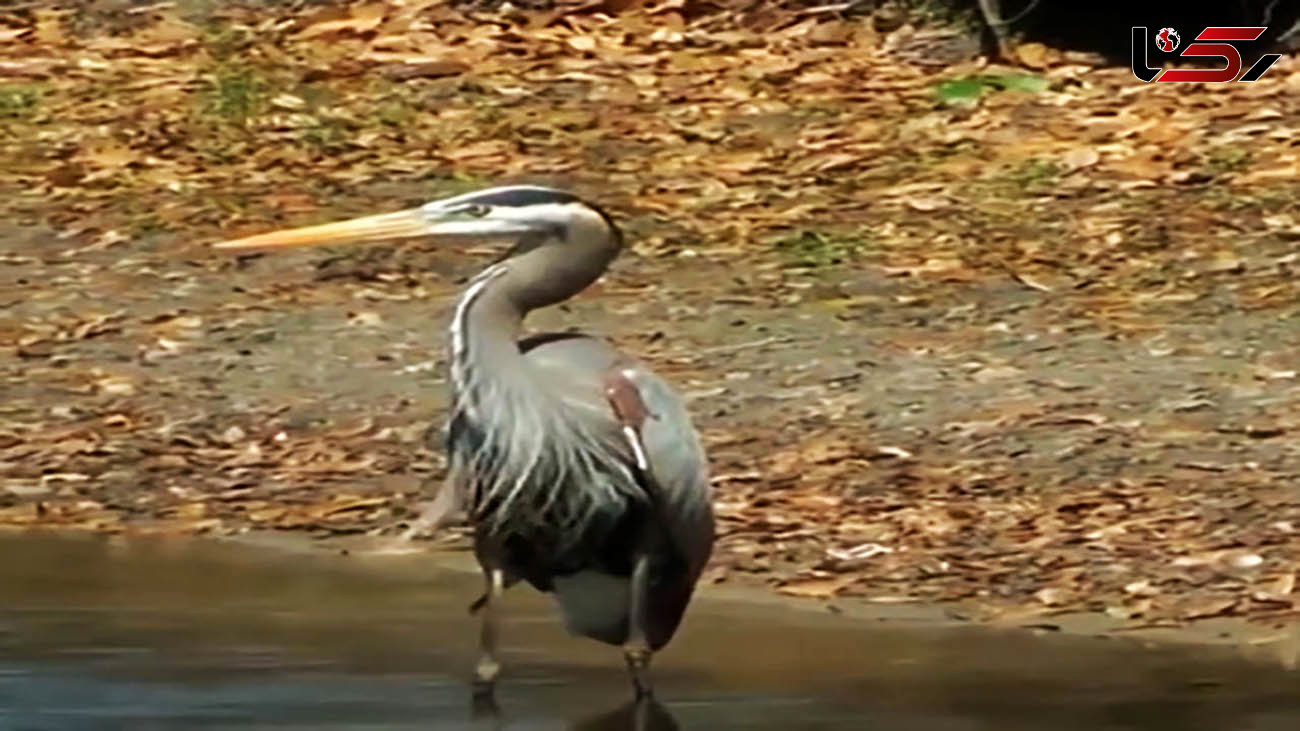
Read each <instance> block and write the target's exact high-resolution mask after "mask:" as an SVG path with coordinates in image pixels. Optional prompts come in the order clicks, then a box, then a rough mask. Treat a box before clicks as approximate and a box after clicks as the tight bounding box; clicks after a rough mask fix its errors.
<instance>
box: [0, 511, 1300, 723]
mask: <svg viewBox="0 0 1300 731" xmlns="http://www.w3.org/2000/svg"><path fill="white" fill-rule="evenodd" d="M0 557H2V558H3V560H0V729H4V730H5V731H9V730H10V729H14V730H19V729H21V730H24V731H25V730H28V729H31V730H36V729H234V728H239V729H261V728H277V729H285V728H288V729H295V728H296V729H447V730H448V731H454V730H455V729H468V728H474V729H479V728H493V729H495V728H504V729H588V730H593V731H594V730H596V729H603V730H606V731H613V730H615V729H624V728H627V729H631V728H634V727H636V725H635V723H634V720H635V716H636V713H637V709H634V708H631V707H627V706H624V703H625V702H626V701H627V699H628V687H627V682H626V679H625V677H624V675H623V670H622V663H621V658H620V656H619V653H618V652H617V650H615V649H613V648H608V647H605V646H602V645H598V644H595V643H591V642H588V641H582V640H577V639H573V638H569V637H567V636H565V635H564V634H563V632H562V631H561V630H560V629H559V628H558V626H557V624H556V622H555V621H554V619H553V617H552V615H551V610H550V607H549V605H548V604H547V603H546V601H545V600H544V599H542V598H540V597H537V596H536V595H533V594H531V593H530V592H529V591H528V590H526V589H516V590H512V591H511V592H510V593H509V594H508V595H507V596H508V597H509V599H510V606H509V608H508V610H507V612H506V616H507V620H508V621H507V623H506V625H505V637H504V643H505V653H504V660H505V663H506V672H505V675H504V676H503V678H502V681H501V687H500V690H499V692H498V701H499V711H498V715H495V716H494V715H492V714H490V713H488V712H487V710H486V709H479V710H478V711H475V710H474V709H471V707H470V706H471V704H470V702H469V693H468V689H467V686H466V683H465V678H466V677H467V675H468V670H469V668H470V665H471V662H472V660H473V654H474V642H475V639H476V632H475V625H474V623H473V621H472V620H471V619H470V618H469V617H468V616H466V614H465V606H466V603H467V602H468V600H470V599H472V598H473V597H474V596H475V595H476V593H475V592H476V590H477V588H478V586H477V580H476V578H475V577H474V576H473V575H470V574H465V573H460V572H456V571H451V570H447V569H445V568H439V566H438V565H437V564H436V562H434V561H431V560H428V559H421V558H420V557H404V558H388V559H383V560H380V559H376V558H364V557H350V558H339V557H335V556H325V555H311V554H294V553H286V552H281V551H273V550H267V549H264V548H250V547H247V546H239V545H229V544H220V543H215V542H193V541H135V542H130V541H120V540H103V539H89V538H88V539H70V538H50V537H30V536H0ZM655 671H656V672H655V677H656V680H657V682H658V691H659V696H660V698H661V700H662V702H663V705H662V707H659V708H647V709H642V711H641V713H642V717H641V725H640V727H641V728H645V729H661V730H662V729H672V728H681V729H825V730H828V731H829V730H831V729H835V730H839V729H866V728H871V729H897V730H902V731H907V730H913V729H915V730H917V731H922V730H924V731H957V730H966V729H971V730H974V729H986V728H989V729H991V728H998V729H1010V730H1018V729H1071V730H1072V729H1079V730H1080V731H1082V730H1083V729H1089V730H1090V731H1108V730H1112V729H1113V730H1119V729H1153V730H1154V729H1160V730H1166V729H1167V730H1170V731H1172V730H1173V729H1180V730H1186V729H1191V730H1199V729H1205V730H1206V731H1209V730H1211V729H1213V730H1215V731H1218V730H1219V729H1233V730H1234V731H1246V730H1255V731H1272V730H1273V729H1276V730H1277V731H1281V730H1282V729H1288V731H1289V730H1290V729H1294V728H1296V722H1297V720H1298V719H1300V694H1298V693H1297V692H1296V691H1297V685H1298V683H1297V681H1298V680H1300V678H1298V677H1297V676H1296V675H1295V674H1292V673H1287V672H1286V671H1283V670H1281V669H1278V668H1276V667H1271V666H1268V665H1264V664H1253V663H1249V662H1246V661H1244V660H1240V659H1238V658H1237V657H1235V656H1234V655H1233V654H1232V653H1231V651H1228V650H1223V649H1215V648H1197V647H1184V648H1167V647H1166V648H1161V649H1145V648H1140V647H1137V646H1135V645H1131V644H1129V643H1123V642H1117V641H1114V640H1102V639H1092V638H1068V637H1035V636H1032V635H1030V634H1028V633H1025V632H994V631H989V630H979V629H969V628H943V627H934V626H916V625H915V624H908V623H903V622H864V621H862V620H852V619H847V618H842V617H836V616H833V615H829V614H826V615H823V614H820V613H816V612H807V611H796V610H791V609H789V608H784V607H780V606H770V605H762V604H753V603H736V602H727V601H721V600H717V599H705V600H704V601H700V602H698V603H697V604H696V605H695V606H694V607H693V608H692V611H691V613H690V614H689V615H688V620H687V623H686V625H685V627H684V629H683V632H682V633H681V634H680V635H679V636H678V638H677V639H676V640H674V643H673V645H671V646H670V647H669V648H668V650H666V651H665V652H663V653H661V654H660V656H659V657H657V658H656V665H655Z"/></svg>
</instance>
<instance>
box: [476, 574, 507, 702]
mask: <svg viewBox="0 0 1300 731" xmlns="http://www.w3.org/2000/svg"><path fill="white" fill-rule="evenodd" d="M483 577H484V579H485V580H486V582H487V587H486V588H485V589H484V591H483V598H482V599H481V600H480V601H482V602H483V605H482V608H481V609H480V611H481V612H482V615H483V616H482V620H481V621H482V625H481V626H480V629H479V632H480V634H479V651H480V654H479V659H478V665H476V666H475V667H474V686H475V687H474V692H475V693H476V694H490V693H491V692H492V688H493V685H494V684H495V683H496V679H497V675H499V674H500V673H501V663H500V662H499V661H498V660H497V604H498V603H499V602H500V600H501V593H502V591H503V590H504V588H505V574H504V573H503V572H502V571H501V569H497V568H485V569H484V570H483ZM476 604H477V602H476Z"/></svg>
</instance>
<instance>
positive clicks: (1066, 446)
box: [0, 230, 1300, 642]
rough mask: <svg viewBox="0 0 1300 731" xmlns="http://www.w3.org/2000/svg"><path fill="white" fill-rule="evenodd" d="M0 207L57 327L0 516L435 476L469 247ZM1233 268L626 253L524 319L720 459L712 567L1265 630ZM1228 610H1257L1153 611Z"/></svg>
mask: <svg viewBox="0 0 1300 731" xmlns="http://www.w3.org/2000/svg"><path fill="white" fill-rule="evenodd" d="M5 240H6V241H7V242H8V243H9V246H8V247H7V249H6V254H5V257H6V259H5V267H4V268H3V270H0V271H2V272H3V276H4V280H3V286H4V289H3V290H0V291H2V292H3V297H4V299H5V305H6V306H5V315H6V317H7V318H8V320H7V321H8V322H10V323H13V322H16V321H28V322H32V321H42V322H54V323H59V324H60V325H59V326H60V328H61V329H60V330H59V331H58V334H57V335H55V336H54V337H53V338H51V339H48V340H42V341H40V342H38V343H36V344H35V345H34V346H20V348H19V349H18V350H17V352H15V353H14V357H10V358H7V359H6V360H4V361H3V366H2V367H3V377H4V379H5V389H6V393H7V397H6V399H5V404H4V407H3V408H4V410H5V414H4V417H5V420H6V423H7V424H10V425H13V426H12V427H9V428H6V429H5V430H4V432H3V433H0V439H5V440H6V441H4V442H3V443H0V446H3V447H4V449H5V452H4V455H5V456H4V461H3V462H0V466H2V467H3V470H4V475H5V478H4V479H5V482H4V484H5V487H6V497H3V498H0V499H2V500H4V501H5V502H4V503H0V504H4V505H7V507H3V508H0V519H3V520H4V522H6V523H8V524H12V525H19V526H21V525H53V526H64V527H68V528H75V529H89V530H98V531H109V532H127V533H133V532H159V531H161V532H194V533H207V534H217V535H228V534H235V533H242V532H245V531H248V530H255V531H256V530H264V529H279V530H294V531H302V532H304V533H305V534H310V535H312V536H314V537H316V538H324V539H331V538H332V539H337V537H339V536H347V535H363V536H364V535H369V536H372V537H373V536H380V537H384V536H392V535H396V534H399V533H401V532H402V531H404V530H405V529H406V528H407V527H408V525H409V521H410V519H411V518H412V517H413V516H414V515H415V513H416V512H418V510H419V509H420V505H421V504H422V501H426V500H428V499H429V498H430V497H431V496H432V490H433V489H435V487H436V485H437V479H438V478H439V476H440V474H441V470H442V461H441V457H440V456H439V455H438V454H437V452H434V451H430V450H429V449H427V447H426V446H425V445H424V442H423V435H424V432H425V431H426V429H427V428H428V427H429V426H430V424H437V423H439V419H440V415H441V413H442V411H443V409H444V408H445V403H446V390H445V381H444V378H443V371H444V369H443V360H442V348H441V342H440V341H441V340H442V334H441V330H442V327H443V325H444V322H445V320H446V317H447V313H448V308H449V305H450V298H451V297H452V295H453V293H454V291H455V290H456V282H457V281H458V279H460V278H462V277H463V276H465V275H466V274H469V273H472V272H473V271H474V269H475V268H476V267H477V266H478V265H480V264H481V262H482V260H483V259H484V258H485V257H486V256H487V255H488V252H486V251H478V252H473V253H470V254H466V253H465V252H443V251H433V250H428V249H426V248H424V247H422V246H420V245H410V246H406V247H403V248H400V249H397V250H391V249H389V250H385V251H383V252H370V253H366V254H359V253H353V252H307V253H295V254H291V255H287V256H280V257H274V258H270V257H264V258H252V259H247V260H241V261H240V262H239V263H236V264H232V263H231V262H230V261H228V260H223V259H221V258H218V257H213V256H210V255H208V254H207V253H206V252H203V251H201V250H199V249H189V250H183V251H185V253H184V254H181V255H177V254H175V253H174V248H175V247H174V246H161V245H160V246H158V248H157V249H153V248H151V246H150V245H149V244H148V243H142V244H140V245H137V246H132V247H131V249H130V250H128V251H114V252H80V253H74V254H72V255H68V254H67V253H66V252H65V251H63V250H61V247H60V246H59V242H57V240H55V239H54V238H53V237H52V235H51V234H50V233H48V232H42V231H39V230H11V231H8V232H7V233H6V237H5ZM1229 300H1230V297H1227V296H1221V297H1216V296H1210V297H1207V298H1205V299H1204V300H1201V301H1197V302H1195V303H1178V304H1177V305H1176V308H1177V310H1178V311H1177V313H1176V315H1177V321H1178V323H1179V324H1178V325H1177V326H1171V327H1169V328H1162V329H1161V331H1160V332H1158V333H1143V334H1141V335H1133V336H1130V337H1116V336H1115V334H1114V332H1113V331H1109V330H1107V329H1106V328H1105V327H1104V326H1103V325H1101V324H1098V323H1097V322H1096V321H1095V320H1092V319H1089V318H1087V317H1082V316H1079V315H1078V314H1076V315H1075V316H1073V317H1072V316H1071V312H1072V310H1073V308H1077V307H1078V303H1077V302H1075V301H1072V298H1070V297H1068V296H1066V297H1059V296H1050V297H1049V296H1045V295H1044V294H1043V293H1041V292H1037V291H1035V290H1033V289H1031V288H1027V287H1025V286H1023V285H1022V284H1020V283H1018V282H1016V281H1015V280H1014V279H1012V278H1010V277H1008V278H1005V279H1001V280H981V281H959V282H946V281H939V282H921V283H918V282H916V281H913V280H910V279H906V278H899V277H888V276H885V274H884V273H882V272H881V271H879V270H878V269H875V268H872V267H852V266H849V267H836V268H833V269H830V270H825V271H816V272H808V271H801V270H791V269H789V268H788V267H785V266H782V265H781V264H780V262H776V261H773V262H760V263H758V264H757V265H755V266H754V267H752V268H751V269H748V270H739V269H737V268H736V267H734V266H731V265H729V264H727V263H714V262H710V261H708V260H707V259H704V258H687V259H682V258H677V259H668V260H663V259H643V258H640V257H637V256H634V255H633V256H628V257H625V258H624V259H623V260H621V261H620V262H619V263H618V264H617V265H616V268H615V271H614V272H613V273H612V274H611V275H610V276H608V277H607V278H606V279H605V280H604V281H603V282H602V283H601V284H600V285H598V286H597V287H595V288H593V290H591V291H590V292H588V293H586V294H585V295H584V296H583V297H581V298H580V299H579V300H578V301H576V302H574V303H573V304H572V305H569V306H565V307H563V308H560V309H558V310H555V311H550V312H545V313H540V314H539V315H538V316H537V317H536V318H535V321H532V324H534V325H535V326H537V327H539V328H547V327H549V328H564V327H566V326H568V325H577V324H580V325H581V326H582V327H583V328H584V329H587V330H591V331H595V332H602V333H605V334H607V335H608V336H610V337H612V338H613V339H614V340H616V341H617V342H619V343H620V344H622V345H623V346H625V347H626V348H627V349H628V350H630V351H632V352H635V353H637V354H638V355H640V356H642V357H644V358H646V359H647V360H649V361H650V362H651V363H652V364H653V365H654V366H655V367H656V368H658V369H659V370H661V371H662V372H664V373H665V374H666V375H668V376H669V377H670V378H671V379H673V380H674V381H675V382H676V383H677V384H678V385H679V386H680V388H681V389H682V390H683V391H684V392H685V393H686V394H687V395H688V398H690V400H691V407H692V410H693V411H694V413H695V414H696V417H697V419H698V421H699V424H700V427H701V429H702V431H703V433H704V435H705V438H706V441H707V442H708V443H709V445H710V453H711V457H712V460H713V465H714V467H713V471H714V475H715V486H716V489H717V500H718V512H719V516H720V528H721V537H720V540H719V544H718V547H717V551H716V557H715V568H714V569H712V570H711V572H710V573H709V575H708V577H707V580H708V581H709V582H710V583H717V584H723V585H740V586H751V585H754V584H762V585H768V586H774V587H776V588H777V589H778V590H779V591H781V592H782V593H786V594H790V595H794V596H800V597H806V598H811V599H815V600H821V601H822V602H825V601H828V600H829V601H832V602H833V604H834V606H835V607H836V609H837V611H845V610H847V609H848V608H850V607H858V608H861V607H871V606H881V605H885V606H889V607H890V609H889V610H888V611H891V612H893V611H897V609H896V605H908V606H911V605H914V604H919V605H923V606H938V605H942V606H944V607H946V609H944V610H943V611H944V612H945V614H946V616H948V617H949V618H956V619H979V620H988V621H994V622H1000V623H1004V624H1005V623H1010V624H1013V625H1026V626H1033V627H1036V628H1039V629H1048V630H1050V629H1062V630H1066V631H1084V632H1112V631H1139V630H1140V631H1143V632H1145V633H1146V636H1158V635H1160V634H1161V633H1162V632H1163V633H1164V634H1166V635H1168V636H1169V637H1172V638H1175V639H1179V640H1186V639H1193V640H1196V641H1217V640H1220V639H1224V638H1227V639H1236V640H1241V641H1247V642H1268V641H1271V640H1281V639H1282V638H1283V637H1285V636H1287V635H1286V633H1285V632H1282V633H1279V630H1278V629H1277V627H1278V626H1279V621H1280V620H1282V619H1284V618H1285V616H1286V615H1287V614H1289V612H1287V611H1285V610H1286V607H1288V606H1289V604H1287V603H1286V602H1287V601H1289V599H1288V598H1287V597H1286V596H1285V594H1288V593H1289V588H1287V587H1285V586H1282V585H1281V584H1279V579H1278V577H1279V576H1282V575H1283V574H1281V573H1278V567H1282V566H1286V565H1289V562H1290V561H1291V560H1293V558H1294V555H1295V551H1296V548H1297V543H1296V541H1295V538H1294V535H1295V530H1294V528H1293V527H1292V526H1293V525H1300V522H1297V521H1300V507H1298V506H1297V503H1298V502H1300V500H1297V495H1296V494H1295V488H1294V487H1293V486H1292V485H1291V484H1290V481H1289V480H1288V479H1287V478H1288V475H1289V473H1288V472H1287V469H1288V467H1287V458H1288V456H1289V455H1290V453H1291V452H1292V451H1293V450H1294V444H1293V442H1292V440H1291V439H1290V438H1289V437H1288V436H1287V426H1286V423H1285V422H1284V421H1280V420H1283V419H1285V418H1287V417H1286V416H1285V414H1286V413H1287V411H1288V410H1287V408H1286V406H1287V405H1288V404H1290V403H1291V400H1292V399H1294V385H1293V381H1292V379H1291V378H1290V377H1285V376H1282V377H1267V378H1260V377H1259V376H1258V368H1260V367H1262V366H1260V365H1259V363H1260V361H1261V359H1262V357H1263V356H1264V355H1265V354H1266V353H1267V351H1268V349H1269V348H1270V346H1273V347H1276V345H1278V344H1280V343H1286V342H1291V341H1293V340H1294V338H1295V335H1294V330H1295V324H1294V320H1293V319H1290V318H1286V317H1278V316H1277V315H1276V314H1275V313H1259V314H1256V313H1250V312H1241V311H1232V310H1231V308H1230V304H1231V303H1230V301H1229ZM846 301H848V302H849V303H850V304H848V305H845V304H844V303H845V302H846ZM900 302H903V303H905V304H898V303H900ZM1170 307H1171V308H1173V307H1175V305H1170ZM1157 314H1159V313H1157ZM24 348H26V349H24ZM1162 539H1163V540H1162ZM455 540H456V539H455V532H453V533H452V534H451V535H443V536H442V537H441V538H440V543H443V542H447V541H451V542H454V541H455ZM1270 588H1274V589H1276V590H1277V591H1278V592H1279V593H1280V595H1279V596H1277V597H1273V596H1270V595H1269V594H1268V593H1267V592H1268V591H1269V590H1270ZM1282 589H1286V591H1285V592H1282V591H1281V590H1282ZM1243 594H1244V595H1245V598H1244V599H1243ZM1166 602H1168V603H1167V604H1166ZM1243 602H1246V603H1243ZM936 603H938V604H936ZM1252 603H1253V605H1252ZM1126 607H1127V608H1128V609H1127V610H1126V609H1125V608H1126ZM1135 607H1136V610H1134V608H1135ZM1249 609H1253V610H1254V611H1253V612H1252V611H1243V610H1249ZM1143 610H1145V611H1143ZM1161 610H1167V613H1165V614H1164V616H1162V613H1161ZM871 611H875V610H871ZM908 611H911V610H908ZM919 611H922V612H923V613H924V612H929V611H930V610H919ZM1243 615H1251V616H1254V617H1255V618H1256V619H1261V618H1262V619H1264V620H1266V621H1265V622H1264V623H1262V624H1260V623H1256V624H1251V625H1247V624H1244V623H1241V622H1239V621H1236V620H1232V619H1229V620H1227V621H1222V622H1217V623H1209V624H1207V623H1204V622H1201V623H1199V624H1197V627H1198V629H1196V630H1192V631H1188V630H1186V629H1181V628H1183V627H1184V626H1185V625H1186V624H1187V622H1188V620H1192V619H1197V618H1199V617H1213V616H1228V617H1241V616H1243ZM1148 617H1154V620H1150V621H1149V620H1148V619H1147V618H1148Z"/></svg>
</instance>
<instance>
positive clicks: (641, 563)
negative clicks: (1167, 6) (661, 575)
mask: <svg viewBox="0 0 1300 731" xmlns="http://www.w3.org/2000/svg"><path fill="white" fill-rule="evenodd" d="M629 584H630V587H629V589H628V591H629V592H630V596H629V597H628V613H627V614H628V616H627V623H628V631H627V641H626V642H624V643H623V657H624V659H626V660H627V672H628V674H629V675H631V676H632V687H633V688H634V689H635V690H636V697H637V698H644V697H647V696H649V695H651V694H652V693H653V692H654V688H653V687H652V685H651V682H650V655H651V652H650V643H649V642H647V641H646V610H647V604H648V603H649V602H648V599H649V597H648V594H649V591H650V557H649V556H648V555H646V554H644V553H641V554H638V555H637V558H636V563H635V564H634V565H633V566H632V580H631V581H630V582H629Z"/></svg>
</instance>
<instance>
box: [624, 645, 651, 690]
mask: <svg viewBox="0 0 1300 731" xmlns="http://www.w3.org/2000/svg"><path fill="white" fill-rule="evenodd" d="M651 655H652V653H651V652H650V649H649V648H647V647H624V648H623V659H625V660H627V674H628V675H629V676H631V678H632V689H633V690H634V691H636V697H637V698H638V699H641V698H650V697H653V696H654V684H653V683H652V682H651V681H650V657H651Z"/></svg>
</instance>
